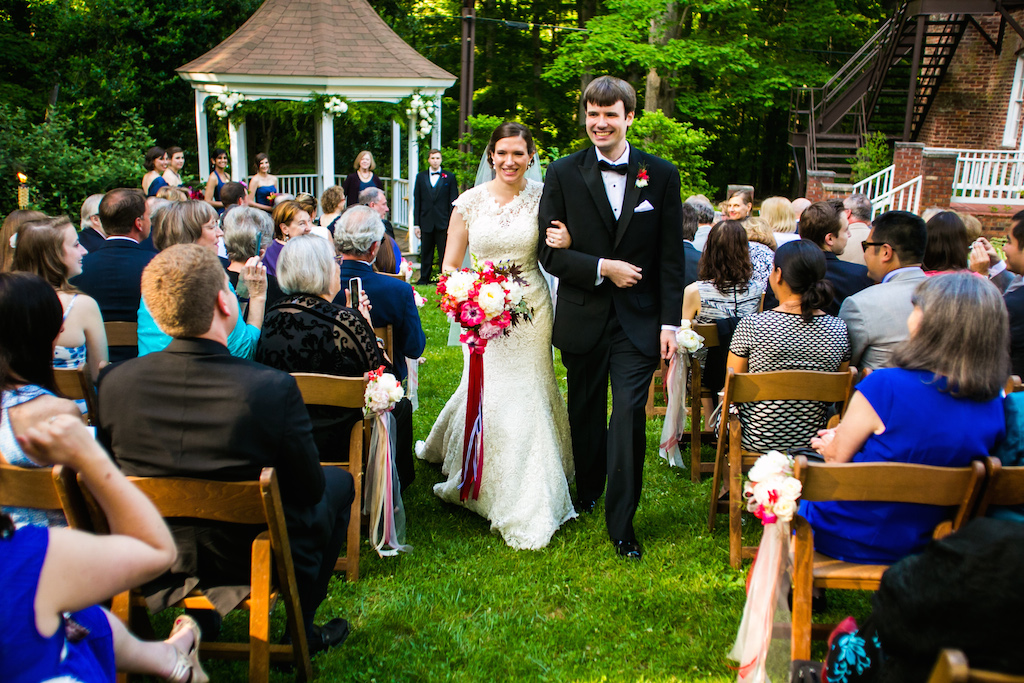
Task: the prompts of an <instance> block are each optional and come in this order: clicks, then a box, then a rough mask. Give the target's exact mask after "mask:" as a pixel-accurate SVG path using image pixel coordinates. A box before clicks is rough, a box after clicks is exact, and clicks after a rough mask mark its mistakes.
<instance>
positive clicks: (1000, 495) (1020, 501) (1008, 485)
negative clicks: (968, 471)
mask: <svg viewBox="0 0 1024 683" xmlns="http://www.w3.org/2000/svg"><path fill="white" fill-rule="evenodd" d="M993 505H999V506H1002V505H1024V467H1003V464H1002V463H1001V462H1000V461H999V458H992V457H989V458H986V459H985V486H984V489H983V490H982V494H981V496H980V497H979V500H978V507H977V509H975V511H974V514H973V515H971V516H972V517H984V516H985V515H987V514H988V511H989V508H990V507H991V506H993Z"/></svg>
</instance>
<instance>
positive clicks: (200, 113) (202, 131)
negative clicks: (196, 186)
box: [195, 90, 210, 187]
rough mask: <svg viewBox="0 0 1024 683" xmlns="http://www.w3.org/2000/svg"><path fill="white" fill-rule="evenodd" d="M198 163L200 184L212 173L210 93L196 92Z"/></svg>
mask: <svg viewBox="0 0 1024 683" xmlns="http://www.w3.org/2000/svg"><path fill="white" fill-rule="evenodd" d="M195 95H196V143H197V144H196V162H198V164H199V179H200V184H202V185H203V186H204V187H205V184H204V183H202V179H203V178H205V177H207V176H208V175H209V173H210V147H209V145H210V142H209V140H210V137H209V133H208V132H207V131H208V126H207V121H206V98H207V97H209V96H210V93H208V92H203V91H202V90H196V91H195Z"/></svg>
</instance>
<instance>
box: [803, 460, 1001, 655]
mask: <svg viewBox="0 0 1024 683" xmlns="http://www.w3.org/2000/svg"><path fill="white" fill-rule="evenodd" d="M793 476H794V477H796V478H797V479H799V480H800V482H801V484H803V489H802V491H801V494H800V499H801V500H806V501H873V502H880V503H883V502H884V503H918V504H923V505H936V506H940V507H949V508H955V512H953V513H951V514H950V518H949V520H948V521H947V522H943V523H942V524H940V525H938V526H937V527H936V529H935V531H934V533H933V535H934V536H935V537H936V538H940V537H941V536H943V535H944V534H945V533H947V532H948V531H956V530H957V529H959V528H960V526H961V525H962V524H963V523H964V522H965V521H966V520H967V519H968V517H969V516H970V514H971V512H972V511H973V510H974V507H975V505H976V503H977V501H978V496H979V494H980V492H981V487H982V484H983V482H984V479H985V465H984V464H983V463H982V462H981V461H980V460H976V461H974V462H972V463H971V464H970V465H969V466H968V467H934V466H932V465H916V464H906V463H894V462H884V463H879V462H870V463H841V464H840V463H831V464H830V463H818V462H808V460H807V458H806V457H804V456H799V457H798V458H796V465H795V467H794V469H793ZM792 528H793V534H794V535H793V558H794V559H793V640H792V657H793V659H810V657H811V637H812V631H813V632H814V635H815V636H818V637H821V638H825V637H827V636H828V634H829V632H830V631H831V630H832V626H831V625H829V626H822V627H816V626H812V622H811V593H812V591H813V589H814V588H831V589H841V590H878V586H879V585H880V583H881V580H882V574H883V573H884V572H885V570H886V569H888V568H889V567H888V565H868V564H856V563H852V562H842V561H840V560H836V559H833V558H831V557H828V556H826V555H822V554H821V553H817V552H815V551H814V534H813V532H812V529H811V525H810V524H808V522H807V520H805V519H804V518H803V517H801V516H799V515H797V516H795V517H794V518H793V523H792Z"/></svg>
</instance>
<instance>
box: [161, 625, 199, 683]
mask: <svg viewBox="0 0 1024 683" xmlns="http://www.w3.org/2000/svg"><path fill="white" fill-rule="evenodd" d="M186 628H188V629H192V635H193V639H192V647H191V648H189V651H188V652H187V653H185V652H182V651H181V650H179V649H178V648H177V647H175V648H174V651H175V652H176V653H177V654H178V659H177V661H175V662H174V670H173V671H172V672H171V675H170V676H168V677H167V678H165V679H164V680H165V681H167V683H209V680H210V677H209V676H207V675H206V672H205V671H203V667H202V666H200V664H199V639H200V636H201V631H200V630H199V624H197V623H196V620H195V619H193V618H192V617H190V616H188V615H187V614H183V615H181V616H180V617H178V618H177V619H175V620H174V628H172V629H171V637H174V634H176V633H178V632H180V631H181V630H183V629H186ZM172 647H173V645H172Z"/></svg>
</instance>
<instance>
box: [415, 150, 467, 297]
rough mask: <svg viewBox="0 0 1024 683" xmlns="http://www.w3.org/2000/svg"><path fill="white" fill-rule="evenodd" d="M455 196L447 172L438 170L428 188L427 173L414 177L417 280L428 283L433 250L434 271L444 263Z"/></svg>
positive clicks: (455, 189) (454, 184)
mask: <svg viewBox="0 0 1024 683" xmlns="http://www.w3.org/2000/svg"><path fill="white" fill-rule="evenodd" d="M458 196H459V184H458V183H457V182H456V181H455V176H454V175H452V174H451V173H450V172H448V171H445V170H444V169H442V170H441V175H440V176H439V177H438V179H437V184H435V185H431V184H430V169H429V168H428V169H427V170H426V171H420V172H419V173H418V174H417V175H416V184H415V185H414V186H413V197H414V201H413V205H414V206H415V207H416V225H418V226H419V228H420V239H421V240H422V242H421V243H420V279H419V283H420V284H424V283H427V282H430V271H431V269H432V268H433V267H434V249H435V248H436V249H437V267H438V270H440V269H441V264H442V263H443V262H444V247H445V241H446V240H447V239H448V220H449V219H450V218H451V215H452V202H454V201H455V200H456V198H457V197H458Z"/></svg>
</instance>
